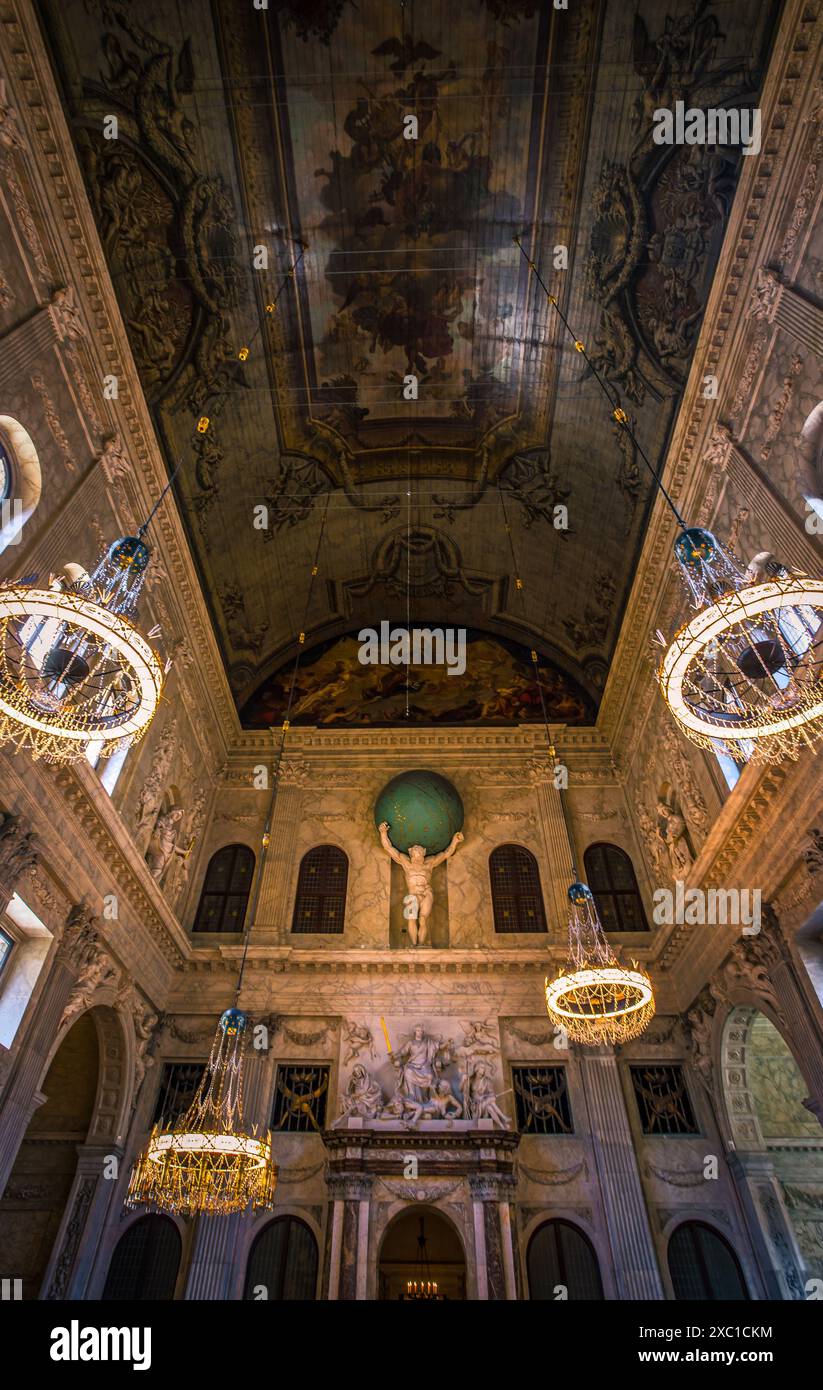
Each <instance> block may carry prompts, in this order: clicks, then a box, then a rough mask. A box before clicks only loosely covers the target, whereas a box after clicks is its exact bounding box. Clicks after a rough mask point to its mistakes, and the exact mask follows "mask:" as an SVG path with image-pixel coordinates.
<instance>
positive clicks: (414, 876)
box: [380, 820, 463, 946]
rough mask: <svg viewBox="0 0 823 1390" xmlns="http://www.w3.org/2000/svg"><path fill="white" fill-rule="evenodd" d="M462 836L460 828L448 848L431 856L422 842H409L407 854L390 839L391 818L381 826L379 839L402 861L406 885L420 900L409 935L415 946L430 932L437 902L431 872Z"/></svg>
mask: <svg viewBox="0 0 823 1390" xmlns="http://www.w3.org/2000/svg"><path fill="white" fill-rule="evenodd" d="M462 840H463V836H462V834H461V833H460V831H459V830H458V831H456V832H455V834H454V835H453V836H452V839H451V844H450V845H449V847H448V849H444V850H443V851H442V853H441V854H434V855H432V857H431V859H429V858H427V857H426V850H425V849H424V848H423V846H422V845H410V846H409V852H408V854H401V852H400V850H399V849H395V847H394V845H393V844H392V842H391V840H390V839H389V823H388V821H385V820H384V821H383V822H382V824H381V826H380V843H381V845H382V846H383V848H384V850H385V851H386V853H387V854H388V855H389V857H390V858H391V859H393V860H394V862H395V864H399V865H400V867H401V869H402V870H403V873H404V874H405V876H406V887H407V888H408V890H409V895H410V896H411V897H412V898H414V899H415V901H416V904H417V913H416V916H414V917H410V918H409V936H410V937H411V943H412V946H425V944H426V940H427V937H428V934H429V918H430V917H431V912H432V908H433V906H434V894H433V892H432V886H431V879H432V873H433V872H434V870H435V869H436V868H437V866H438V864H443V863H444V862H445V861H446V860H447V859H451V857H452V855H453V854H454V852H455V850H456V849H457V846H458V845H459V844H461V843H462Z"/></svg>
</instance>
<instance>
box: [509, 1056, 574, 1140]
mask: <svg viewBox="0 0 823 1390" xmlns="http://www.w3.org/2000/svg"><path fill="white" fill-rule="evenodd" d="M512 1081H513V1083H514V1105H515V1112H516V1115H517V1128H518V1129H519V1131H520V1133H521V1134H573V1133H574V1124H573V1122H572V1110H571V1105H570V1103H569V1089H568V1085H567V1081H566V1068H565V1067H542V1066H534V1067H512Z"/></svg>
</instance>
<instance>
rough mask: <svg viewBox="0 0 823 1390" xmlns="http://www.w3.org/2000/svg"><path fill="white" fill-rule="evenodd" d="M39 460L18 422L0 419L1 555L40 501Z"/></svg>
mask: <svg viewBox="0 0 823 1390" xmlns="http://www.w3.org/2000/svg"><path fill="white" fill-rule="evenodd" d="M41 487H42V479H41V474H40V460H39V458H38V457H37V450H36V449H35V447H34V442H33V440H32V438H31V436H30V435H29V434H28V433H27V432H26V430H24V429H23V426H22V425H21V424H20V421H19V420H15V419H14V418H13V417H12V416H11V415H0V506H2V504H3V503H5V506H3V507H2V513H3V514H2V517H0V552H2V551H3V550H5V549H6V546H7V545H17V544H18V543H19V541H20V535H21V532H22V530H23V527H24V525H25V523H26V522H27V521H28V520H29V517H30V516H31V515H32V514H33V512H34V510H35V508H36V506H37V504H38V502H39V501H40V491H41Z"/></svg>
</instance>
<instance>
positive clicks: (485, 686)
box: [242, 631, 594, 729]
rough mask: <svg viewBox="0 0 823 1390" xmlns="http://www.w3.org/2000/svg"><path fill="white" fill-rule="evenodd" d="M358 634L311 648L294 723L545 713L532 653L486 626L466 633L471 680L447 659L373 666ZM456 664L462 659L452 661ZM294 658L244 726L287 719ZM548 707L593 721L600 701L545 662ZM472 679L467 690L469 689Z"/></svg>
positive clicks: (478, 720)
mask: <svg viewBox="0 0 823 1390" xmlns="http://www.w3.org/2000/svg"><path fill="white" fill-rule="evenodd" d="M360 650H361V643H360V642H359V641H358V639H357V636H356V635H354V634H347V635H346V636H345V637H337V638H333V639H332V640H331V641H330V642H326V643H323V644H322V645H321V646H320V647H318V648H317V649H315V650H314V651H310V652H307V653H306V656H305V657H304V658H303V660H302V661H301V663H300V670H299V673H298V678H297V684H296V686H295V691H294V701H293V704H292V713H291V723H293V724H326V725H330V724H338V725H344V726H345V725H358V724H367V725H368V724H371V725H381V724H398V723H405V722H407V721H408V723H410V724H530V723H540V722H542V719H543V712H542V708H541V701H540V692H539V691H538V689H537V687H536V686H535V681H534V674H533V667H532V662H531V658H530V656H529V652H528V651H527V650H526V648H525V647H521V646H519V645H518V644H516V643H514V642H509V641H506V640H504V639H501V638H497V637H493V636H491V635H489V634H488V633H482V632H472V631H469V632H467V633H466V653H465V664H466V670H467V671H470V672H471V673H472V674H471V680H470V682H468V683H466V682H464V681H463V680H462V679H461V678H460V676H459V675H457V674H455V672H454V671H453V672H452V673H450V672H449V669H448V666H447V665H446V664H443V665H441V666H429V665H426V666H424V665H414V664H413V663H412V664H410V665H409V668H408V671H407V670H406V667H405V666H403V665H397V666H382V667H381V666H371V665H364V664H363V663H362V662H361V660H360V655H359V654H360ZM453 664H454V666H455V671H456V663H453ZM293 665H294V663H293V661H290V662H288V663H286V665H284V666H283V667H281V668H280V669H279V670H277V671H276V672H274V674H273V675H271V676H269V677H268V678H267V679H266V680H265V681H264V682H263V684H262V685H261V687H260V689H259V690H258V691H257V692H256V693H255V694H254V695H253V696H252V697H251V699H250V701H249V702H248V704H247V705H246V706H245V708H244V709H243V711H242V720H243V725H244V727H245V728H250V729H259V728H269V727H271V726H272V725H275V726H276V725H277V724H280V723H282V721H283V718H284V717H285V712H286V707H287V704H288V694H289V687H290V684H291V675H292V669H293ZM539 670H540V684H541V686H542V688H543V696H544V699H545V702H546V712H547V714H548V716H549V719H550V721H551V722H552V723H553V724H591V723H593V722H594V706H593V703H592V701H591V700H590V699H589V698H588V696H587V695H586V694H585V692H584V691H582V690H580V689H579V687H577V686H576V685H575V683H574V681H572V680H571V679H570V678H569V677H568V676H566V675H564V674H563V673H562V672H561V671H558V670H556V669H555V668H554V667H553V666H552V665H551V664H549V663H548V662H545V661H541V662H540V663H539ZM467 684H468V690H467Z"/></svg>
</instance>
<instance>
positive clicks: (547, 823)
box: [533, 763, 572, 937]
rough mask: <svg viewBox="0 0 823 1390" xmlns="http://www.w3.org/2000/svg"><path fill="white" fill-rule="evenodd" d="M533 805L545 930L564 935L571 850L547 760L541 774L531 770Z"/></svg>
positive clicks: (567, 910) (570, 871)
mask: <svg viewBox="0 0 823 1390" xmlns="http://www.w3.org/2000/svg"><path fill="white" fill-rule="evenodd" d="M533 781H534V785H535V792H536V795H537V805H538V808H539V811H540V824H541V826H542V827H543V836H544V840H545V844H546V874H547V884H546V897H547V899H548V902H547V907H548V912H549V923H548V926H549V931H550V932H556V933H559V934H560V935H561V936H564V937H565V933H566V923H567V920H568V916H569V900H568V897H567V890H568V887H569V884H570V883H571V881H572V879H571V873H572V865H571V850H570V848H569V837H568V834H567V832H566V823H565V820H564V819H563V808H562V806H561V804H560V793H559V791H558V790H557V788H556V787H555V785H554V779H553V776H552V772H551V768H550V767H549V765H548V763H547V765H546V771H545V773H542V772H540V773H538V772H535V774H534V776H533Z"/></svg>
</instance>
